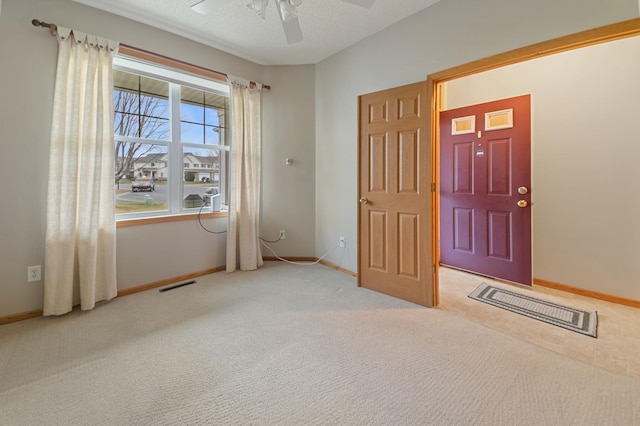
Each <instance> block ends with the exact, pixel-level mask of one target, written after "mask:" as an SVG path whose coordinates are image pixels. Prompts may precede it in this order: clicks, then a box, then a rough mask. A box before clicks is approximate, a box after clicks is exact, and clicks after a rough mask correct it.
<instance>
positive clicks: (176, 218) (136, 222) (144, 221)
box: [116, 211, 228, 228]
mask: <svg viewBox="0 0 640 426" xmlns="http://www.w3.org/2000/svg"><path fill="white" fill-rule="evenodd" d="M227 216H228V212H226V211H223V212H214V213H202V214H201V215H200V218H201V219H214V218H218V217H227ZM187 220H198V214H197V213H193V214H181V215H172V216H155V217H145V218H137V219H120V220H117V221H116V228H128V227H129V226H142V225H154V224H156V223H170V222H183V221H187Z"/></svg>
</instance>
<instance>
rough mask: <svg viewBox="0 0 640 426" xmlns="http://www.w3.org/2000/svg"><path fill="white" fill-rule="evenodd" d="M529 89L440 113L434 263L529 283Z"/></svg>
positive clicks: (530, 277) (530, 278) (530, 279)
mask: <svg viewBox="0 0 640 426" xmlns="http://www.w3.org/2000/svg"><path fill="white" fill-rule="evenodd" d="M530 123H531V120H530V96H529V95H526V96H519V97H516V98H510V99H504V100H500V101H494V102H488V103H485V104H481V105H473V106H469V107H464V108H458V109H454V110H449V111H443V112H441V113H440V155H441V158H440V263H441V264H443V265H449V266H453V267H456V268H460V269H464V270H467V271H471V272H476V273H479V274H482V275H487V276H490V277H495V278H500V279H504V280H508V281H513V282H517V283H520V284H526V285H531V281H532V275H531V187H530V186H531V124H530Z"/></svg>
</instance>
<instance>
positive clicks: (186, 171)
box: [113, 56, 230, 219]
mask: <svg viewBox="0 0 640 426" xmlns="http://www.w3.org/2000/svg"><path fill="white" fill-rule="evenodd" d="M113 78H114V110H115V111H114V112H115V115H114V133H115V136H114V139H115V150H114V152H115V164H116V168H115V183H116V197H115V198H116V206H115V207H116V217H117V218H118V219H123V218H142V217H150V216H160V215H168V214H180V213H195V212H198V211H200V210H201V208H205V209H206V210H204V211H211V208H213V207H217V206H218V205H220V206H221V209H222V210H226V194H227V187H226V180H227V177H228V173H227V169H228V155H227V154H228V151H229V137H230V131H229V122H230V117H229V88H228V86H227V85H226V84H222V83H220V82H218V81H215V80H208V79H205V78H202V77H199V76H194V75H192V74H188V73H185V72H182V71H179V70H174V69H170V68H167V67H164V66H160V65H156V64H153V63H149V62H142V61H140V60H137V59H132V58H129V57H125V56H116V58H115V59H114V77H113ZM149 181H151V184H150V183H149ZM213 189H215V190H213ZM212 193H214V194H220V195H216V197H219V201H220V202H219V203H218V202H215V203H214V202H212V197H211V194H212Z"/></svg>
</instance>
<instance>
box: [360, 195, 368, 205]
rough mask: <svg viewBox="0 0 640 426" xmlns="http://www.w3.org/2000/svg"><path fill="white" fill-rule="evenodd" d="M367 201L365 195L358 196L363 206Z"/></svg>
mask: <svg viewBox="0 0 640 426" xmlns="http://www.w3.org/2000/svg"><path fill="white" fill-rule="evenodd" d="M368 202H369V200H367V197H360V204H362V205H363V206H364V205H365V204H367V203H368Z"/></svg>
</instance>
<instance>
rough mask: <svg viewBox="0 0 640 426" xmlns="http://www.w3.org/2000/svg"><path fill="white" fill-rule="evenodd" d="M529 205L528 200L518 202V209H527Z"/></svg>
mask: <svg viewBox="0 0 640 426" xmlns="http://www.w3.org/2000/svg"><path fill="white" fill-rule="evenodd" d="M528 205H529V203H527V200H520V201H518V207H523V208H524V207H527V206H528Z"/></svg>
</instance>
